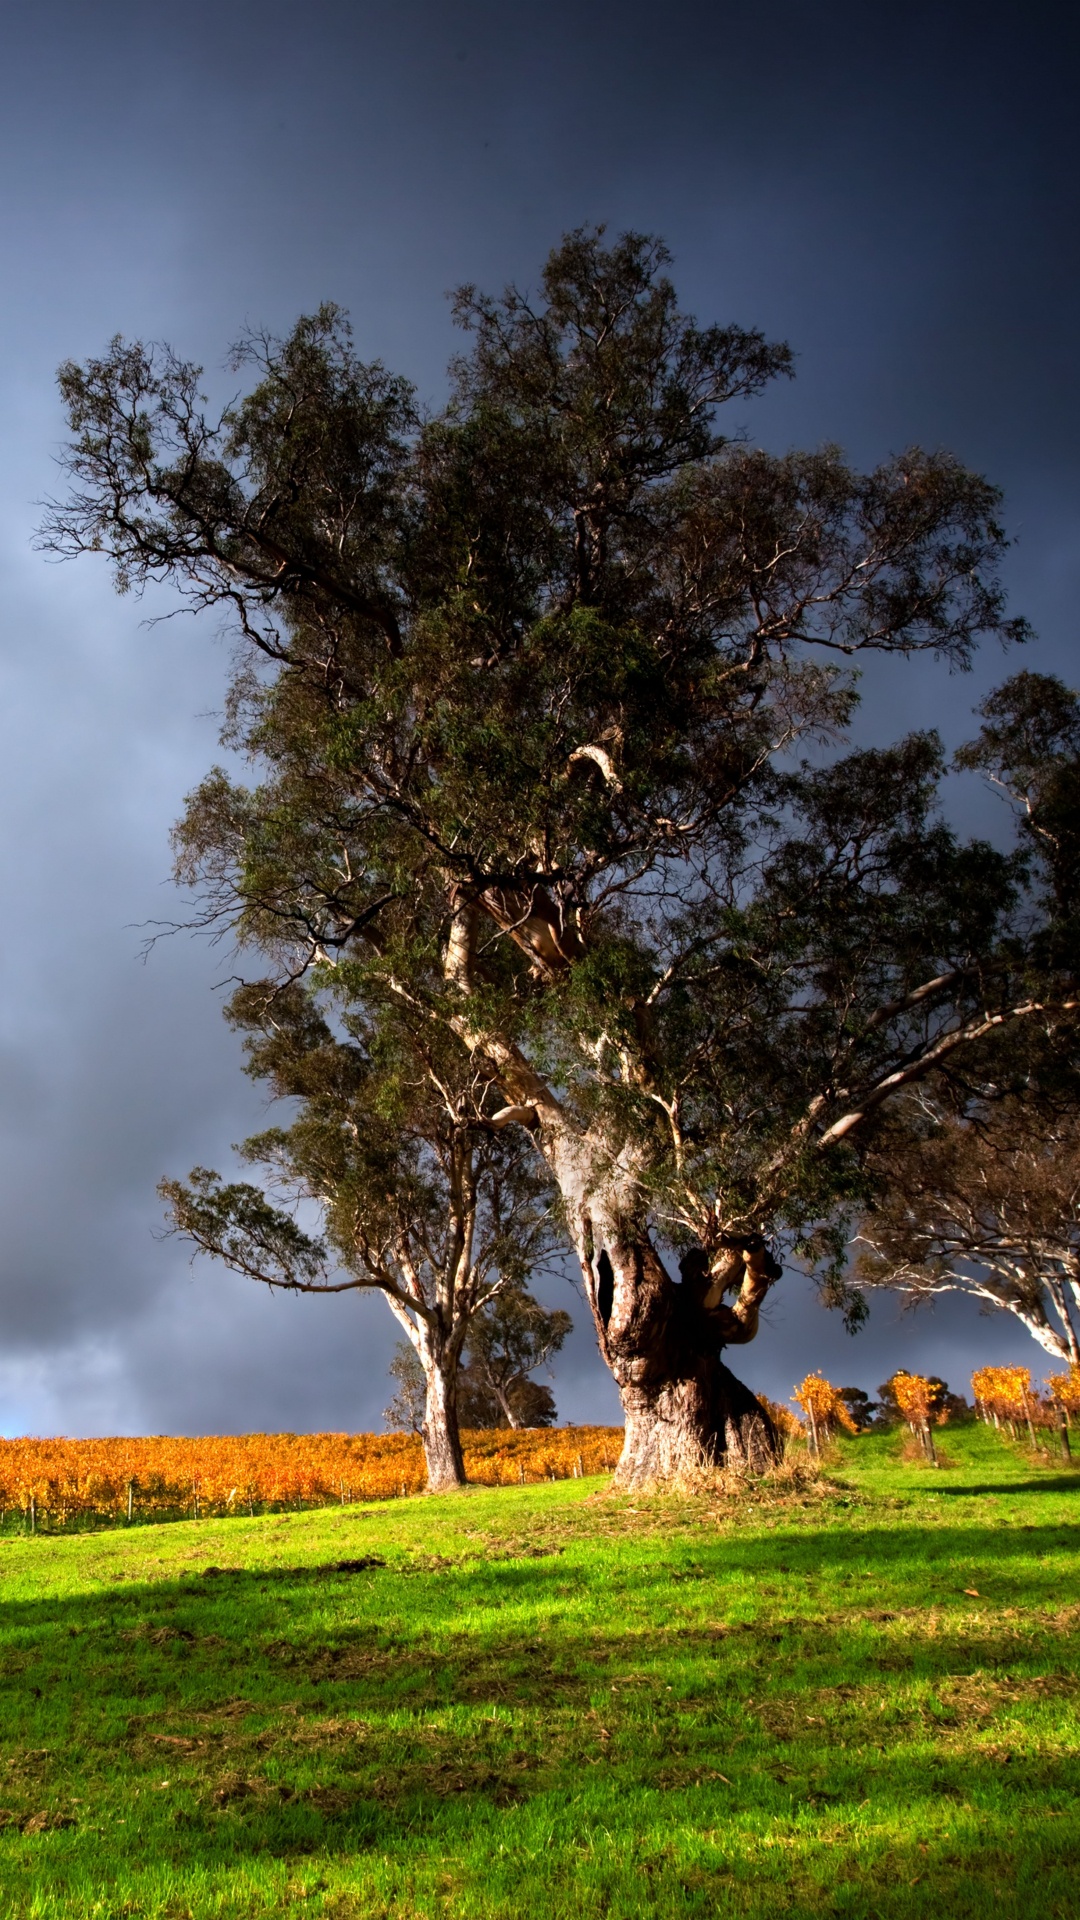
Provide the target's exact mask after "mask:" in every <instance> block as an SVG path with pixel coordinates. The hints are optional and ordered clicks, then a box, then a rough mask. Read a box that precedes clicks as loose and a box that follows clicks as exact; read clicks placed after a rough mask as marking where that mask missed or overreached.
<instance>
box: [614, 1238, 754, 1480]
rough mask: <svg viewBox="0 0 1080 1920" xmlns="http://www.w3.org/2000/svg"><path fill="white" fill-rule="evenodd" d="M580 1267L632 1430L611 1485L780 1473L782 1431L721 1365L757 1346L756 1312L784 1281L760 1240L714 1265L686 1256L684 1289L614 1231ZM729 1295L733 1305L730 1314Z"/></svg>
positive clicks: (644, 1244) (642, 1246)
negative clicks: (775, 1469) (733, 1350)
mask: <svg viewBox="0 0 1080 1920" xmlns="http://www.w3.org/2000/svg"><path fill="white" fill-rule="evenodd" d="M582 1264H583V1268H584V1270H585V1276H586V1286H587V1289H588V1293H589V1299H590V1304H591V1305H592V1308H593V1313H594V1317H595V1319H596V1324H597V1332H598V1335H599V1338H600V1345H601V1351H602V1352H603V1355H604V1358H605V1359H606V1360H607V1363H608V1365H609V1366H610V1368H611V1371H612V1373H613V1374H614V1376H615V1379H616V1382H617V1383H618V1387H619V1392H620V1396H621V1398H622V1404H623V1412H624V1415H625V1421H626V1437H625V1441H624V1445H623V1450H622V1455H621V1457H620V1460H619V1464H618V1467H617V1468H616V1471H615V1482H616V1485H617V1486H621V1487H627V1488H632V1487H641V1486H647V1485H650V1484H658V1483H659V1484H663V1483H664V1482H665V1481H686V1480H693V1478H694V1477H695V1476H696V1475H698V1474H700V1473H701V1472H702V1470H703V1469H708V1468H710V1467H735V1468H737V1469H739V1470H740V1471H744V1472H751V1473H760V1472H764V1471H766V1470H767V1469H768V1468H769V1467H772V1466H775V1465H776V1463H777V1462H778V1460H779V1459H780V1457H781V1451H782V1449H781V1442H780V1437H779V1435H778V1433H777V1431H776V1428H775V1426H774V1424H773V1422H772V1420H771V1419H770V1417H769V1415H768V1413H767V1412H766V1410H765V1408H764V1407H763V1406H762V1405H761V1403H760V1401H758V1400H757V1399H755V1397H754V1395H753V1394H752V1393H751V1392H750V1389H749V1388H748V1387H745V1386H743V1384H742V1382H741V1380H738V1379H736V1377H735V1375H734V1374H733V1373H732V1372H731V1371H730V1369H729V1368H728V1367H727V1366H726V1365H725V1363H724V1361H723V1359H722V1358H721V1354H722V1351H723V1350H724V1349H725V1348H726V1347H727V1346H729V1345H735V1344H739V1345H741V1344H744V1343H745V1342H746V1341H748V1340H750V1339H752V1338H753V1337H754V1334H755V1333H756V1331H757V1315H758V1308H759V1306H760V1302H761V1300H762V1299H763V1298H764V1295H765V1293H766V1292H767V1290H768V1288H769V1286H770V1285H771V1284H772V1282H773V1280H774V1279H776V1278H777V1277H778V1274H779V1270H778V1269H777V1268H776V1266H775V1263H773V1262H772V1261H771V1258H770V1256H769V1255H768V1254H767V1252H766V1251H765V1248H764V1243H763V1242H762V1241H761V1240H760V1238H759V1237H758V1236H753V1235H752V1236H748V1237H747V1245H746V1246H745V1247H743V1246H734V1247H733V1248H731V1249H730V1250H729V1253H728V1255H727V1257H726V1258H725V1257H721V1259H720V1260H719V1262H718V1263H714V1264H713V1266H712V1267H710V1266H709V1264H708V1263H707V1262H706V1261H705V1258H704V1255H702V1254H700V1253H696V1252H694V1253H691V1254H690V1255H688V1256H687V1257H686V1258H685V1259H684V1260H683V1263H682V1283H681V1285H676V1284H675V1282H674V1281H673V1280H672V1279H671V1277H670V1275H669V1274H668V1272H667V1271H666V1269H665V1267H664V1265H663V1263H662V1262H661V1260H660V1259H659V1257H658V1255H657V1254H656V1251H655V1249H654V1248H653V1246H652V1245H651V1243H650V1241H649V1240H648V1238H647V1236H645V1235H643V1234H641V1233H640V1232H639V1233H636V1234H633V1235H632V1236H629V1235H623V1234H621V1233H619V1232H618V1231H617V1230H615V1231H612V1230H611V1229H609V1230H608V1231H607V1232H605V1234H604V1239H603V1244H602V1246H601V1247H600V1249H599V1251H596V1250H595V1248H594V1249H593V1250H592V1253H591V1257H589V1258H587V1259H586V1260H585V1261H583V1263H582ZM733 1286H734V1287H735V1289H736V1291H737V1298H736V1300H735V1303H734V1305H733V1306H727V1305H726V1304H725V1303H724V1294H725V1293H727V1292H730V1291H731V1290H732V1287H733Z"/></svg>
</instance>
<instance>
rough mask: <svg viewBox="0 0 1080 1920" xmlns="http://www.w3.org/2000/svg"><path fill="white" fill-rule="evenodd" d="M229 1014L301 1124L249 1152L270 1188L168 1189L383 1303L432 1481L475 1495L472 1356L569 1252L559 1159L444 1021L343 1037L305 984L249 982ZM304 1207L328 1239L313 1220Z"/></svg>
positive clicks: (247, 1261) (234, 1254)
mask: <svg viewBox="0 0 1080 1920" xmlns="http://www.w3.org/2000/svg"><path fill="white" fill-rule="evenodd" d="M229 1018H230V1019H231V1021H232V1023H233V1025H234V1026H236V1027H238V1028H239V1029H240V1030H241V1031H243V1032H244V1033H245V1034H246V1035H247V1039H246V1042H245V1046H246V1052H247V1068H248V1071H249V1073H251V1074H252V1075H253V1077H254V1078H256V1079H257V1080H259V1081H261V1082H262V1083H263V1084H264V1085H265V1086H267V1087H268V1088H269V1090H270V1092H271V1094H272V1095H273V1096H274V1097H275V1098H276V1099H280V1100H288V1101H289V1102H290V1103H296V1104H295V1107H294V1113H293V1118H292V1119H291V1121H290V1123H289V1124H288V1125H287V1126H285V1127H275V1128H271V1129H269V1130H268V1131H267V1132H265V1133H261V1134H257V1135H255V1136H254V1137H253V1138H252V1139H250V1140H248V1141H246V1142H245V1143H244V1145H243V1147H242V1148H241V1149H240V1151H241V1153H242V1155H243V1157H244V1158H245V1159H247V1160H248V1161H250V1162H252V1163H253V1164H255V1165H257V1166H259V1167H260V1168H261V1169H262V1170H263V1180H262V1183H261V1184H260V1185H259V1186H253V1185H250V1184H248V1183H246V1182H233V1183H231V1184H226V1183H223V1182H222V1181H221V1180H220V1178H219V1177H218V1176H217V1175H216V1174H213V1173H209V1172H207V1171H206V1170H205V1169H201V1168H196V1170H195V1171H194V1173H192V1174H191V1176H190V1177H189V1180H188V1181H187V1183H183V1182H181V1181H177V1180H165V1181H163V1182H162V1185H161V1191H162V1193H163V1195H164V1197H165V1199H166V1201H167V1203H168V1208H169V1215H170V1219H171V1221H172V1224H173V1227H174V1228H175V1230H176V1231H177V1232H179V1233H181V1234H183V1235H185V1236H186V1237H187V1238H188V1239H190V1240H192V1241H194V1243H195V1244H196V1246H198V1247H199V1248H201V1249H202V1250H203V1251H204V1252H207V1253H211V1254H214V1255H216V1256H217V1257H218V1258H219V1259H221V1260H223V1261H225V1263H226V1264H227V1265H228V1266H230V1267H232V1268H234V1269H235V1270H236V1271H238V1272H240V1273H244V1274H247V1275H249V1276H250V1277H251V1278H253V1279H256V1280H260V1281H263V1282H265V1283H266V1284H267V1285H268V1286H271V1287H285V1288H288V1289H289V1290H291V1291H293V1292H298V1293H340V1292H343V1291H346V1290H349V1289H354V1288H360V1289H375V1290H377V1291H379V1292H381V1293H382V1294H383V1295H384V1297H385V1299H386V1301H387V1304H388V1305H389V1307H390V1309H391V1311H392V1312H393V1314H394V1316H395V1318H396V1319H397V1321H398V1323H399V1325H400V1326H402V1327H403V1328H404V1330H405V1332H406V1334H407V1335H408V1339H409V1342H410V1346H411V1348H412V1351H413V1352H414V1353H415V1356H416V1366H417V1369H418V1371H419V1374H420V1376H421V1378H422V1381H423V1389H424V1391H423V1411H422V1414H421V1413H420V1408H419V1403H418V1392H417V1390H416V1376H415V1374H410V1375H409V1376H408V1379H405V1378H402V1380H401V1390H402V1392H403V1393H405V1395H406V1401H407V1406H408V1414H409V1418H408V1424H409V1425H410V1426H415V1425H417V1420H418V1430H419V1431H420V1432H421V1434H422V1435H423V1441H424V1451H425V1455H426V1459H427V1468H428V1484H429V1486H430V1487H431V1488H432V1489H438V1488H446V1487H453V1486H459V1485H462V1484H463V1483H464V1480H465V1468H464V1462H463V1460H462V1454H461V1441H460V1437H459V1419H458V1407H457V1394H458V1379H459V1367H460V1360H461V1354H462V1350H463V1347H464V1344H465V1341H466V1339H467V1338H468V1335H469V1332H470V1329H471V1328H472V1326H473V1324H474V1322H475V1321H476V1318H477V1316H478V1315H482V1314H483V1313H484V1311H485V1309H489V1308H490V1307H491V1306H492V1305H493V1303H494V1302H495V1301H496V1300H497V1299H498V1297H499V1294H500V1292H501V1291H502V1290H503V1289H506V1288H510V1289H512V1290H513V1294H514V1298H515V1300H517V1299H518V1297H519V1296H520V1295H521V1282H522V1281H523V1279H524V1278H525V1276H526V1275H527V1273H528V1271H529V1269H530V1266H531V1265H532V1264H533V1263H534V1262H535V1261H536V1260H538V1259H540V1258H542V1257H543V1254H544V1252H545V1250H546V1248H547V1247H548V1246H549V1245H550V1244H551V1239H552V1232H553V1227H552V1222H551V1215H550V1207H549V1192H548V1186H547V1182H546V1181H545V1179H544V1177H543V1168H542V1163H538V1162H537V1161H536V1159H535V1156H533V1155H532V1153H531V1152H530V1149H529V1143H528V1140H527V1138H526V1137H523V1136H522V1135H521V1133H520V1132H515V1133H509V1132H507V1130H505V1129H503V1128H499V1127H496V1126H494V1125H493V1124H492V1123H491V1119H490V1115H491V1112H492V1110H493V1101H492V1096H491V1089H490V1086H489V1084H488V1082H487V1081H486V1080H485V1079H483V1078H482V1077H481V1078H478V1077H477V1076H476V1074H475V1073H474V1072H473V1071H472V1069H471V1066H470V1063H469V1060H468V1056H467V1055H464V1056H463V1055H461V1053H460V1051H459V1050H458V1049H456V1048H453V1047H451V1048H449V1049H446V1048H444V1049H443V1052H442V1054H439V1053H438V1052H437V1051H436V1050H435V1049H434V1048H433V1047H432V1046H431V1045H430V1044H429V1042H431V1041H433V1040H437V1038H438V1035H437V1034H434V1035H432V1034H429V1032H428V1029H427V1027H426V1025H421V1027H420V1030H419V1032H418V1033H417V1032H414V1031H413V1030H412V1028H411V1027H410V1025H409V1022H408V1021H407V1020H405V1019H403V1018H402V1017H401V1016H400V1015H399V1014H397V1013H396V1012H395V1013H394V1014H393V1015H392V1017H388V1018H386V1019H384V1020H383V1021H382V1022H380V1023H379V1025H378V1027H377V1029H376V1028H375V1027H373V1026H371V1025H370V1024H369V1023H367V1022H366V1021H365V1020H364V1019H363V1018H362V1017H361V1016H360V1015H359V1014H358V1013H357V1011H356V1010H355V1009H352V1010H350V1011H349V1012H347V1014H346V1015H345V1016H344V1018H343V1020H342V1021H341V1022H340V1023H339V1025H338V1027H337V1029H336V1030H335V1028H334V1027H333V1026H332V1025H331V1024H330V1022H329V1021H328V1020H327V1018H325V1017H324V1014H323V1013H322V1012H320V1011H319V1009H318V1008H317V1007H316V1006H315V1005H314V1004H313V1001H312V999H311V996H310V995H309V994H308V993H307V992H306V991H305V990H304V989H303V988H302V987H301V986H299V985H297V984H293V985H292V986H288V987H285V988H283V989H278V988H275V987H273V986H272V985H267V984H256V985H251V986H245V987H242V988H240V990H239V991H238V992H237V993H236V994H235V995H234V996H233V999H232V1002H231V1004H230V1007H229ZM455 1072H456V1073H457V1078H455V1077H454V1076H455ZM304 1206H309V1207H312V1208H314V1209H315V1210H316V1212H317V1214H318V1217H319V1219H320V1221H321V1232H319V1233H312V1232H309V1231H308V1230H307V1229H306V1228H305V1227H304V1226H302V1225H301V1224H300V1223H299V1221H298V1219H297V1209H298V1207H299V1208H302V1207H304ZM399 1373H400V1369H399ZM403 1424H404V1423H403Z"/></svg>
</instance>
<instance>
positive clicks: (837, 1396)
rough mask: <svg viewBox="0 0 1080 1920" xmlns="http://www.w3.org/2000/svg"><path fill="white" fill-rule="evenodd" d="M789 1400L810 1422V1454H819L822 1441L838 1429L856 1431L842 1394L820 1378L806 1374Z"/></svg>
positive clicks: (819, 1376) (817, 1374)
mask: <svg viewBox="0 0 1080 1920" xmlns="http://www.w3.org/2000/svg"><path fill="white" fill-rule="evenodd" d="M791 1397H792V1399H793V1400H795V1401H796V1402H797V1403H798V1405H799V1406H800V1407H801V1408H802V1410H803V1412H804V1413H805V1415H806V1418H807V1421H808V1422H809V1427H810V1449H811V1452H812V1453H820V1452H821V1443H822V1441H823V1440H827V1439H828V1438H829V1437H830V1435H831V1434H833V1433H835V1432H836V1429H837V1427H844V1428H846V1430H847V1432H848V1433H855V1432H856V1431H857V1428H856V1425H855V1422H854V1420H853V1419H852V1417H851V1414H850V1413H849V1411H848V1408H847V1406H846V1405H845V1402H844V1397H843V1394H842V1393H841V1392H840V1391H839V1390H838V1388H836V1387H834V1386H833V1384H832V1381H831V1380H826V1379H825V1378H824V1376H823V1375H822V1374H820V1373H808V1374H807V1376H806V1378H805V1380H803V1381H802V1382H801V1383H800V1384H799V1386H797V1387H796V1389H795V1391H794V1393H793V1394H792V1396H791Z"/></svg>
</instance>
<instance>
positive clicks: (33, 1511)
mask: <svg viewBox="0 0 1080 1920" xmlns="http://www.w3.org/2000/svg"><path fill="white" fill-rule="evenodd" d="M30 1531H31V1533H36V1532H37V1501H36V1499H35V1498H34V1495H33V1494H31V1495H30Z"/></svg>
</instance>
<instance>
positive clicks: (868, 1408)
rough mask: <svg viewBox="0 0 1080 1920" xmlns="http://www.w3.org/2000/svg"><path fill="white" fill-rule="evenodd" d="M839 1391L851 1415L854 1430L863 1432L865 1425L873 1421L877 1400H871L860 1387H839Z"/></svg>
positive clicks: (867, 1425)
mask: <svg viewBox="0 0 1080 1920" xmlns="http://www.w3.org/2000/svg"><path fill="white" fill-rule="evenodd" d="M839 1393H840V1398H841V1400H842V1401H843V1403H844V1405H845V1407H846V1408H847V1410H848V1412H849V1413H850V1415H851V1418H852V1420H853V1422H854V1424H855V1428H856V1430H857V1431H858V1432H859V1433H865V1432H866V1429H867V1427H869V1426H870V1425H871V1424H872V1422H873V1416H874V1414H875V1413H876V1411H877V1404H878V1403H877V1401H876V1400H871V1398H870V1395H869V1394H868V1393H864V1392H863V1390H862V1388H861V1387H841V1388H840V1389H839Z"/></svg>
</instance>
